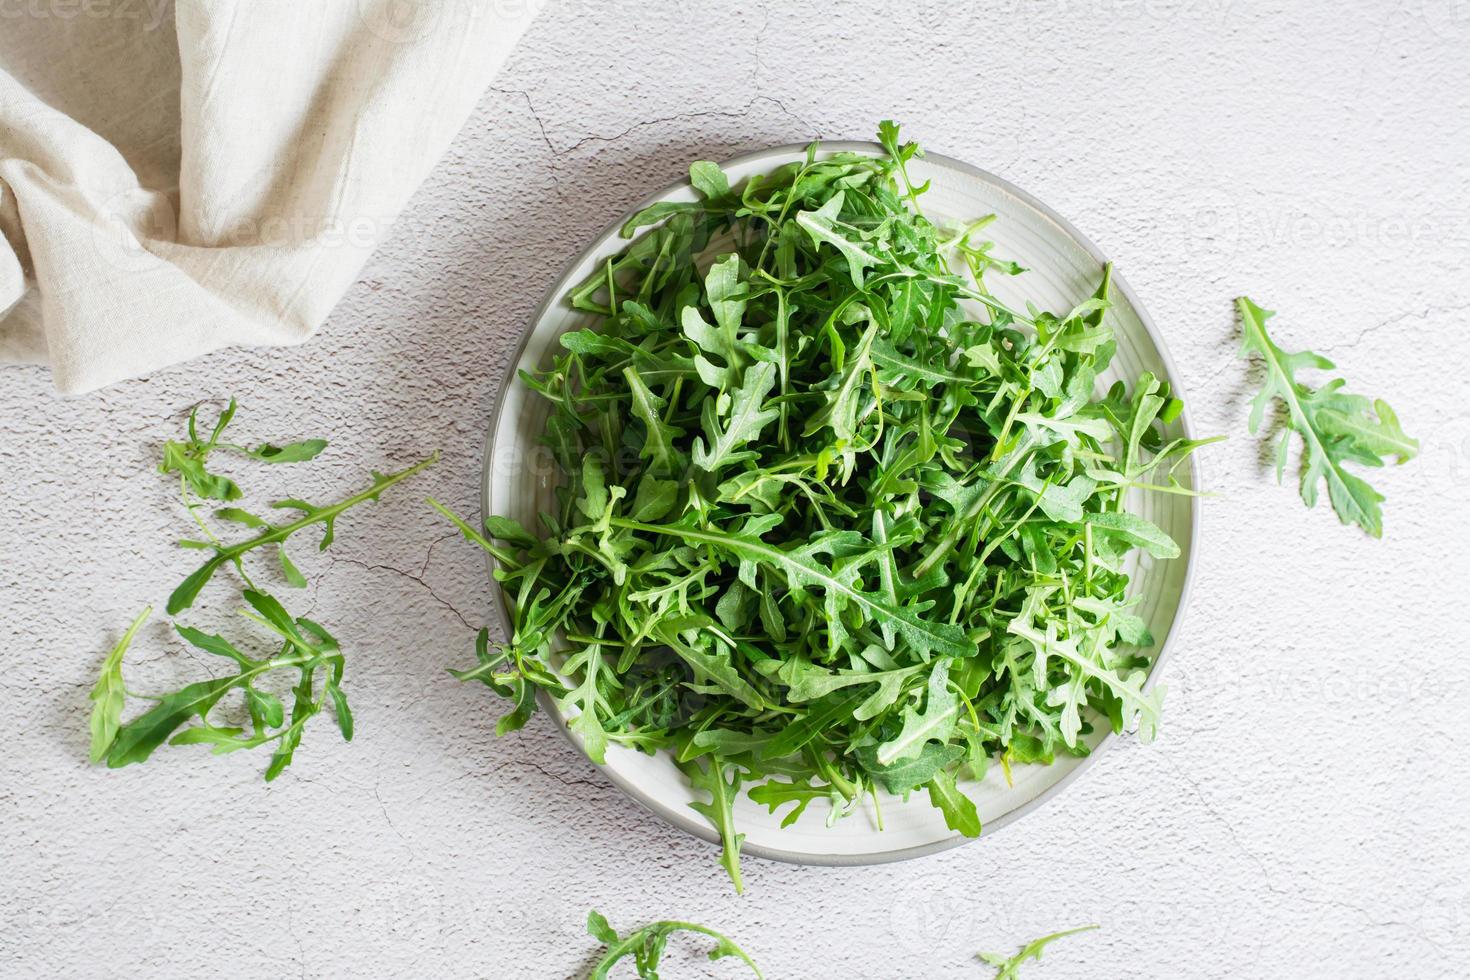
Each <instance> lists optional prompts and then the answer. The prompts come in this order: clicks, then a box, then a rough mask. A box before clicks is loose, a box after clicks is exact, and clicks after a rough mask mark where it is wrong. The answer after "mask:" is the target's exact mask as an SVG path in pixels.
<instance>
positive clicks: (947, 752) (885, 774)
mask: <svg viewBox="0 0 1470 980" xmlns="http://www.w3.org/2000/svg"><path fill="white" fill-rule="evenodd" d="M964 756H965V749H964V747H963V746H959V745H949V744H944V745H941V744H940V743H938V742H926V743H925V744H924V748H923V749H922V750H920V752H919V754H918V755H916V756H914V757H913V758H911V759H908V760H906V761H903V762H895V763H894V764H893V765H891V766H884V765H880V764H879V762H878V759H877V749H876V747H873V746H870V747H867V748H864V749H859V750H858V759H860V760H861V761H862V763H863V768H864V769H866V770H867V772H868V774H869V775H870V776H872V777H873V779H874V780H875V781H877V782H878V783H880V784H881V785H882V786H883V788H884V789H886V790H888V792H890V793H893V794H902V793H907V792H909V791H910V790H912V789H917V788H918V787H920V786H923V785H924V784H926V783H928V782H929V781H930V780H932V779H934V778H935V776H937V775H939V774H941V773H943V772H945V771H947V770H949V769H950V768H951V767H953V766H955V765H957V764H958V763H959V761H960V760H961V759H963V758H964ZM932 795H933V794H932V791H931V797H932ZM937 805H938V804H936V806H937ZM951 827H952V829H958V828H954V827H953V825H951Z"/></svg>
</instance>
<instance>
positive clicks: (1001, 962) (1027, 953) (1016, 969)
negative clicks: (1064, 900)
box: [977, 925, 1098, 980]
mask: <svg viewBox="0 0 1470 980" xmlns="http://www.w3.org/2000/svg"><path fill="white" fill-rule="evenodd" d="M1096 928H1098V927H1097V926H1095V925H1094V926H1080V927H1078V928H1076V929H1067V930H1064V931H1062V932H1054V933H1052V934H1051V935H1049V936H1042V937H1041V938H1040V939H1033V940H1031V941H1030V942H1029V943H1027V944H1026V945H1024V946H1022V947H1021V951H1020V952H1018V953H1017V954H1016V955H1014V956H1004V955H1002V954H1000V953H979V954H977V958H979V959H980V960H983V961H984V962H986V963H988V964H990V965H991V966H993V967H995V968H996V973H995V980H1016V978H1017V977H1019V976H1020V969H1021V967H1022V966H1023V965H1024V964H1025V962H1026V961H1027V960H1036V961H1037V962H1040V961H1041V954H1042V951H1043V950H1045V949H1046V947H1047V946H1048V945H1050V944H1051V943H1054V942H1056V941H1057V940H1058V939H1064V938H1066V937H1067V936H1075V935H1077V934H1078V933H1081V932H1091V931H1092V930H1094V929H1096Z"/></svg>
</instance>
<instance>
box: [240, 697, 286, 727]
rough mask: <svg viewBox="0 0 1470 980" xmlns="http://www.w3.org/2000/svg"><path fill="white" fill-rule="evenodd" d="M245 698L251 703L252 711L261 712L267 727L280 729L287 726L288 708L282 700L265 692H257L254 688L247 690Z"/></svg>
mask: <svg viewBox="0 0 1470 980" xmlns="http://www.w3.org/2000/svg"><path fill="white" fill-rule="evenodd" d="M245 696H246V698H248V699H249V701H250V706H251V709H252V711H255V712H259V714H260V717H261V719H262V720H263V721H264V722H265V724H266V725H267V726H269V727H271V728H279V727H280V726H281V725H283V724H285V721H286V706H285V705H283V704H282V703H281V699H280V698H278V697H276V696H275V695H274V694H268V693H266V692H265V691H257V690H256V689H255V688H253V687H247V688H246V689H245Z"/></svg>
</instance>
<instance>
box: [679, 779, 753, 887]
mask: <svg viewBox="0 0 1470 980" xmlns="http://www.w3.org/2000/svg"><path fill="white" fill-rule="evenodd" d="M727 767H728V769H729V771H730V778H729V780H728V781H727V780H726V779H725V770H726V768H727ZM679 768H681V769H683V770H684V774H685V775H686V776H688V777H689V782H690V784H691V785H692V786H693V787H694V788H695V789H696V790H704V791H705V792H706V793H708V794H709V795H710V798H709V802H695V803H691V804H689V808H690V809H691V810H693V811H694V812H696V813H698V814H700V815H701V816H703V817H704V818H705V819H707V820H709V822H710V823H711V824H713V825H714V827H715V829H716V830H718V831H719V833H720V864H721V865H722V866H723V867H724V869H725V873H726V874H728V875H729V876H730V880H731V881H732V882H734V884H735V892H736V893H737V894H739V893H742V892H744V891H745V882H744V881H743V880H742V879H741V877H740V845H741V843H743V842H744V840H745V835H744V834H741V833H737V832H736V831H735V814H734V807H735V796H736V794H737V793H739V792H740V770H739V769H737V768H736V767H735V766H729V765H728V764H727V763H726V762H725V760H723V759H721V758H720V757H719V756H718V755H712V756H710V760H709V765H707V766H706V765H704V764H703V763H701V762H698V761H695V762H688V763H683V764H681V765H680V767H679Z"/></svg>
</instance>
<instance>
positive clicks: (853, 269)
mask: <svg viewBox="0 0 1470 980" xmlns="http://www.w3.org/2000/svg"><path fill="white" fill-rule="evenodd" d="M842 205H843V194H842V193H841V192H839V193H837V194H836V195H834V196H833V197H832V198H831V199H830V200H828V201H827V202H826V203H825V204H823V205H822V206H821V207H820V208H817V209H816V210H815V211H802V212H800V213H799V214H797V216H796V223H797V224H798V225H799V226H801V228H802V230H803V231H805V232H806V233H807V234H808V235H810V236H811V239H812V242H813V243H815V244H817V245H830V246H832V247H833V248H835V249H836V250H837V251H838V252H840V253H842V257H843V258H845V259H847V271H848V275H850V276H851V277H852V284H853V285H854V286H856V287H858V288H859V289H861V288H862V286H863V270H864V269H866V268H868V267H869V266H874V265H879V264H880V263H882V261H883V260H882V259H881V258H879V257H878V256H877V255H874V254H873V253H872V252H870V251H869V250H868V249H867V248H866V247H865V243H864V242H863V241H862V238H861V236H860V235H859V234H858V233H857V231H856V229H854V228H851V227H850V226H848V225H844V224H843V223H842V222H841V221H839V220H838V215H840V214H841V213H842Z"/></svg>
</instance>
